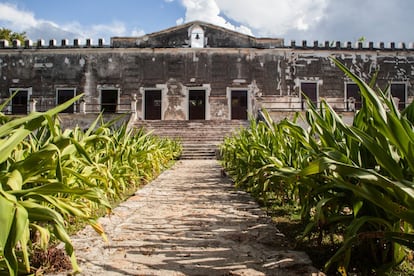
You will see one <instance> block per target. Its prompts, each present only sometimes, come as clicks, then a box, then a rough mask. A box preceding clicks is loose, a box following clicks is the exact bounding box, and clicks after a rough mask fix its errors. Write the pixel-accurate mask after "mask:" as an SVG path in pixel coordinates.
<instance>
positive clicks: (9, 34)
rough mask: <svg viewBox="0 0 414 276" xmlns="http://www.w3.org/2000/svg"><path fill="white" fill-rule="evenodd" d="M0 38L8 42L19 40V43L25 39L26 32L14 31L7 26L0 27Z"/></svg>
mask: <svg viewBox="0 0 414 276" xmlns="http://www.w3.org/2000/svg"><path fill="white" fill-rule="evenodd" d="M0 39H4V40H7V41H8V42H9V43H10V44H11V43H12V42H13V40H15V39H17V40H20V42H21V43H24V41H25V40H26V39H27V35H26V32H23V33H16V32H13V31H12V30H10V29H7V28H0Z"/></svg>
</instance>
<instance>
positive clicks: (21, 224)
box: [0, 95, 181, 275]
mask: <svg viewBox="0 0 414 276" xmlns="http://www.w3.org/2000/svg"><path fill="white" fill-rule="evenodd" d="M81 96H82V95H79V96H78V97H75V98H74V99H72V100H71V101H68V102H67V103H65V104H63V105H60V106H58V107H56V108H54V109H52V110H49V111H47V112H44V113H31V114H29V115H27V116H25V117H21V118H16V119H13V120H11V119H10V118H9V117H6V116H4V115H3V114H0V119H1V121H2V122H4V123H3V124H2V125H1V126H0V150H1V152H0V168H1V173H0V184H1V185H0V210H2V212H1V214H0V225H2V227H0V272H1V271H8V273H9V274H10V275H18V274H20V273H28V272H29V271H30V255H31V253H32V252H33V251H34V250H39V249H41V250H46V249H47V247H48V246H49V245H50V242H51V241H53V242H54V240H55V239H57V240H60V241H62V242H63V243H64V244H65V250H66V252H67V254H68V255H69V256H70V259H71V263H72V267H73V270H74V272H76V271H79V267H78V265H77V262H76V257H75V252H74V250H73V247H72V244H71V241H70V238H69V235H68V232H67V225H68V224H70V223H73V222H74V221H86V222H88V223H89V224H90V225H91V226H92V227H93V228H94V229H95V230H96V231H97V232H98V233H99V234H101V235H102V237H103V238H105V233H104V229H103V228H102V227H101V226H100V225H99V224H98V223H97V222H96V221H95V220H94V219H93V217H94V214H95V213H96V210H97V209H98V208H101V207H104V208H107V209H108V210H109V209H110V207H111V206H110V204H109V201H108V198H109V199H117V198H119V197H120V195H121V194H122V193H123V192H125V190H127V189H130V188H131V187H138V186H139V185H140V184H141V183H143V182H146V181H149V180H150V179H151V178H152V177H154V176H155V175H156V174H157V173H159V172H160V170H162V169H163V168H164V167H165V166H167V163H168V162H169V161H170V160H171V159H173V158H175V157H176V156H177V154H179V152H180V149H181V146H180V145H179V144H178V143H177V142H175V141H171V140H167V139H161V138H158V137H154V136H151V135H149V134H146V133H144V132H143V131H138V132H134V131H132V130H127V126H126V125H123V126H121V127H120V128H116V129H115V128H111V127H112V123H113V122H108V123H104V122H103V121H102V117H101V116H98V118H97V119H96V120H95V122H94V123H93V124H92V125H91V126H90V128H89V129H88V130H86V131H83V130H81V129H80V128H78V127H76V128H74V129H70V130H62V129H61V127H60V124H59V122H58V119H57V117H56V114H58V113H59V112H60V111H62V110H65V108H67V106H69V105H70V104H72V103H73V102H75V101H76V100H78V99H79V98H80V97H81ZM5 104H7V103H5Z"/></svg>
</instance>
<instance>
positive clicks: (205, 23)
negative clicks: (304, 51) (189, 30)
mask: <svg viewBox="0 0 414 276" xmlns="http://www.w3.org/2000/svg"><path fill="white" fill-rule="evenodd" d="M192 25H200V26H203V25H204V26H208V27H210V28H212V29H216V30H221V31H225V32H230V33H233V34H235V35H238V36H244V37H247V38H249V39H254V40H257V39H266V40H272V39H274V40H284V39H283V38H279V37H274V38H271V37H256V36H252V35H248V34H244V33H241V32H238V31H235V30H232V29H228V28H226V27H222V26H218V25H215V24H212V23H208V22H205V21H200V20H195V21H190V22H187V23H183V24H180V25H177V26H174V27H170V28H167V29H163V30H160V31H156V32H152V33H149V34H145V35H142V36H133V37H131V36H126V37H124V36H114V37H111V39H112V38H117V39H119V38H134V39H140V38H144V37H148V36H155V35H159V34H164V33H168V32H172V31H175V30H178V29H182V28H185V27H190V26H192Z"/></svg>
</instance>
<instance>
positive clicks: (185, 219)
mask: <svg viewBox="0 0 414 276" xmlns="http://www.w3.org/2000/svg"><path fill="white" fill-rule="evenodd" d="M100 222H101V223H102V225H103V226H104V228H105V230H106V233H107V235H108V238H109V242H108V243H107V244H105V242H103V241H102V239H101V238H100V237H99V236H98V235H97V234H95V232H94V231H93V230H92V229H91V228H90V227H87V228H85V229H84V230H82V231H81V232H79V233H78V234H77V235H76V236H74V237H73V243H74V246H75V250H76V253H77V257H78V260H79V264H80V266H81V268H82V271H83V272H82V275H163V276H164V275H322V274H321V273H318V271H317V270H316V269H315V268H313V267H312V265H311V261H310V259H309V257H308V256H307V255H306V254H305V253H303V252H298V251H292V250H290V249H289V248H288V246H287V243H286V242H285V239H284V236H283V234H281V233H280V232H279V231H278V230H277V228H276V226H275V225H274V224H273V223H272V222H271V220H270V218H268V217H266V215H265V214H264V212H263V211H261V209H260V208H259V206H258V205H257V204H256V203H255V202H254V201H253V200H252V198H251V197H250V196H249V195H247V194H246V193H244V192H241V191H237V190H235V189H234V188H233V185H232V183H231V181H230V180H229V179H227V178H225V177H224V178H223V177H221V174H220V166H219V164H218V163H217V161H216V160H188V161H178V162H177V163H176V164H175V165H174V167H173V168H172V169H170V170H168V171H165V172H164V173H162V174H161V175H160V176H159V177H158V178H157V179H156V180H154V181H153V182H151V183H150V184H148V185H146V186H145V187H143V188H142V189H140V190H138V191H137V192H136V193H135V195H134V196H133V197H131V198H130V199H129V200H127V201H126V202H124V203H122V204H121V205H120V206H119V207H117V208H115V209H114V210H113V214H112V215H111V216H110V217H105V218H102V219H100Z"/></svg>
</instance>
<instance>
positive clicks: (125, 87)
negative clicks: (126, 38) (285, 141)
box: [0, 44, 414, 120]
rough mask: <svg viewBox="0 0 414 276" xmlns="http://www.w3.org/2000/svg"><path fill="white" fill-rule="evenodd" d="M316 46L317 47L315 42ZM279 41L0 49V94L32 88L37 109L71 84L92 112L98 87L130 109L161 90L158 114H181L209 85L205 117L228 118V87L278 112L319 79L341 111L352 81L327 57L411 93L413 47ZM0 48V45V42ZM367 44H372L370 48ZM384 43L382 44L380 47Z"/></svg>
mask: <svg viewBox="0 0 414 276" xmlns="http://www.w3.org/2000/svg"><path fill="white" fill-rule="evenodd" d="M318 45H319V44H318ZM318 45H315V47H308V46H306V44H305V45H302V46H296V45H291V46H284V47H278V48H271V49H261V48H202V49H193V48H138V47H137V48H111V47H28V48H27V47H5V45H3V48H1V47H0V48H1V49H0V79H1V82H0V96H1V98H2V99H3V100H4V99H6V98H7V97H9V95H10V92H9V91H10V88H29V87H30V88H31V91H32V95H31V97H32V98H35V99H36V100H37V101H38V107H39V109H42V106H45V107H46V106H50V105H53V104H54V103H55V98H56V89H57V88H64V87H71V88H75V89H76V91H77V93H85V97H84V100H85V101H86V103H87V105H89V106H91V107H90V109H89V111H90V112H92V111H94V112H98V111H99V104H100V89H102V88H116V89H119V91H120V95H119V97H120V99H119V109H118V111H119V112H128V111H129V110H130V99H131V96H132V95H134V94H136V95H137V96H138V117H141V118H142V116H143V114H142V106H143V100H142V92H143V91H144V90H145V89H154V88H157V87H161V88H162V89H163V93H164V94H163V95H165V96H166V98H163V101H164V103H163V111H162V112H163V118H164V119H180V120H181V119H186V118H187V114H186V112H187V103H186V101H187V100H188V96H187V95H188V90H189V89H190V88H203V87H208V89H209V90H210V92H209V93H210V98H209V102H208V103H209V108H210V112H209V118H210V119H226V118H229V106H228V104H229V100H228V98H226V97H227V96H228V94H226V93H227V91H228V90H229V89H237V88H241V89H246V90H248V91H249V101H250V110H249V111H250V112H251V113H254V112H255V109H256V108H257V107H258V106H259V105H262V106H263V107H269V108H272V109H275V110H282V111H283V110H285V109H292V110H293V109H300V108H301V96H300V83H301V81H315V82H317V83H318V85H319V86H318V94H319V97H320V98H324V99H326V100H327V101H328V102H331V103H332V104H333V105H335V108H337V109H338V110H341V109H344V108H345V103H346V98H345V94H344V86H345V83H346V82H348V81H350V80H349V79H348V78H347V77H345V75H344V74H343V73H342V72H341V71H340V70H339V69H338V68H337V67H336V66H335V65H334V64H333V62H332V61H331V60H330V59H329V57H331V56H335V57H337V58H338V59H339V60H341V61H342V62H343V63H345V64H346V66H347V67H348V68H350V69H351V71H353V72H354V73H356V74H357V75H358V76H360V77H361V78H363V79H364V80H366V81H369V80H370V79H371V78H372V77H373V76H374V73H375V72H376V71H377V70H378V71H379V73H378V77H377V84H378V86H379V87H381V88H385V87H387V85H388V84H389V83H390V82H403V83H406V84H407V95H408V101H409V102H410V101H412V98H413V96H414V86H413V84H414V65H413V64H414V51H413V49H412V48H405V46H404V47H401V48H397V47H396V46H395V45H394V46H393V47H391V48H385V47H384V45H382V46H383V47H382V48H381V47H373V46H372V45H369V46H367V47H362V46H361V47H359V46H358V47H357V48H352V47H347V46H346V47H343V46H341V45H340V47H325V46H318ZM0 46H1V45H0ZM371 46H372V47H371ZM380 46H381V45H380Z"/></svg>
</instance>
